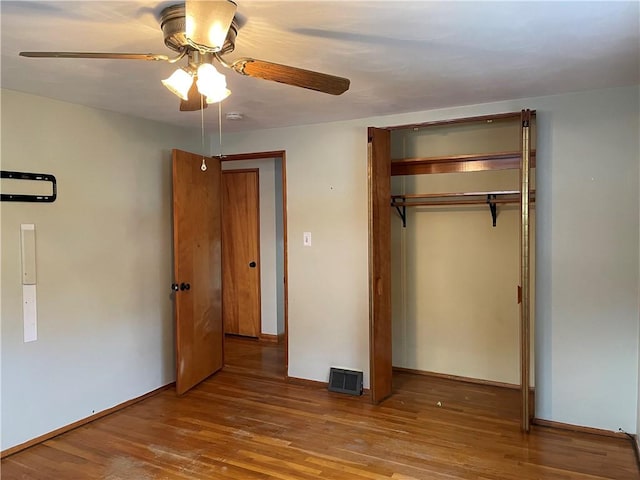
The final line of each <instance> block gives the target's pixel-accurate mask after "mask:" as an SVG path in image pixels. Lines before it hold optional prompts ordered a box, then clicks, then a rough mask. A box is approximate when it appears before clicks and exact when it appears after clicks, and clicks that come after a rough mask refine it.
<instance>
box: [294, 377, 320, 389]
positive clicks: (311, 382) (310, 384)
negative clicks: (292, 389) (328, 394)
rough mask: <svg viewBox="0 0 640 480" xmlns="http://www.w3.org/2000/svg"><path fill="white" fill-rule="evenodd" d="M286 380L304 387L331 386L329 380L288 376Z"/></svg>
mask: <svg viewBox="0 0 640 480" xmlns="http://www.w3.org/2000/svg"><path fill="white" fill-rule="evenodd" d="M286 382H287V383H291V384H293V385H300V386H302V387H313V388H329V382H319V381H318V380H308V379H306V378H298V377H287V378H286Z"/></svg>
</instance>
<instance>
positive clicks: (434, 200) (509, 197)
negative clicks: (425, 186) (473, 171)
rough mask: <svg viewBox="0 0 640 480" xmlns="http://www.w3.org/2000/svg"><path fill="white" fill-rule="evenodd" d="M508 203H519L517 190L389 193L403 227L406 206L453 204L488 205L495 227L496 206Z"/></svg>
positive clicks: (532, 195)
mask: <svg viewBox="0 0 640 480" xmlns="http://www.w3.org/2000/svg"><path fill="white" fill-rule="evenodd" d="M530 200H531V203H532V204H533V203H534V202H535V190H531V191H530ZM510 203H511V204H514V203H520V191H519V190H495V191H491V192H461V193H422V194H420V193H418V194H407V195H391V207H393V208H395V209H396V211H397V212H398V215H400V218H401V219H402V226H403V227H406V226H407V211H406V210H407V207H439V206H440V207H442V206H445V207H446V206H454V205H488V206H489V209H490V211H491V218H492V220H493V226H494V227H495V226H496V218H497V208H496V206H497V205H504V204H510Z"/></svg>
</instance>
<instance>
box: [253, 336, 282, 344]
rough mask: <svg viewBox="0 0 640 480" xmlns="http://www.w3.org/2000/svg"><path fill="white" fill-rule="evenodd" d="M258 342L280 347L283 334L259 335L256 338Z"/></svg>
mask: <svg viewBox="0 0 640 480" xmlns="http://www.w3.org/2000/svg"><path fill="white" fill-rule="evenodd" d="M258 341H260V342H261V343H276V344H278V345H280V344H281V343H283V342H284V333H281V334H280V335H273V334H271V333H261V334H260V335H259V336H258Z"/></svg>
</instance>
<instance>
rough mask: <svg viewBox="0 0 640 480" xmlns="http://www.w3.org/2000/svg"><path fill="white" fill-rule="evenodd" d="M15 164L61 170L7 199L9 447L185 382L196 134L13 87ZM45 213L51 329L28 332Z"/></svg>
mask: <svg viewBox="0 0 640 480" xmlns="http://www.w3.org/2000/svg"><path fill="white" fill-rule="evenodd" d="M1 102H2V147H1V148H2V169H4V170H18V171H26V172H37V173H50V174H54V175H55V176H56V178H57V181H58V198H57V200H56V201H55V202H54V203H51V204H43V203H10V202H3V203H2V204H1V206H0V208H1V213H2V310H1V313H2V447H1V448H2V450H4V449H7V448H10V447H12V446H14V445H16V444H20V443H22V442H25V441H27V440H30V439H32V438H34V437H37V436H39V435H42V434H45V433H47V432H50V431H52V430H54V429H56V428H59V427H62V426H64V425H68V424H70V423H72V422H75V421H77V420H79V419H82V418H85V417H87V416H89V415H91V414H92V413H93V412H99V411H101V410H105V409H107V408H109V407H112V406H114V405H117V404H119V403H122V402H124V401H126V400H129V399H131V398H135V397H137V396H140V395H142V394H144V393H146V392H149V391H151V390H154V389H155V388H158V387H160V386H162V385H165V384H167V383H170V382H172V381H173V380H174V378H175V376H174V370H175V368H174V344H173V342H174V340H173V337H174V333H173V315H172V302H171V298H170V288H169V287H170V283H171V279H172V253H171V251H172V247H171V238H172V235H171V148H173V147H177V148H184V149H192V150H193V151H199V149H200V146H199V145H200V139H199V135H198V133H199V132H198V131H197V130H196V131H194V132H193V133H191V132H189V131H185V130H181V129H179V128H176V127H171V126H167V125H163V124H160V123H157V122H151V121H145V120H139V119H135V118H131V117H127V116H123V115H118V114H115V113H111V112H106V111H101V110H95V109H90V108H86V107H82V106H78V105H72V104H69V103H63V102H58V101H54V100H49V99H45V98H41V97H35V96H31V95H26V94H22V93H18V92H14V91H10V90H2V91H1ZM21 223H34V224H35V225H36V243H37V246H36V257H37V282H38V283H37V300H38V304H37V309H38V340H37V341H35V342H32V343H23V336H22V287H21V273H20V245H19V241H20V224H21Z"/></svg>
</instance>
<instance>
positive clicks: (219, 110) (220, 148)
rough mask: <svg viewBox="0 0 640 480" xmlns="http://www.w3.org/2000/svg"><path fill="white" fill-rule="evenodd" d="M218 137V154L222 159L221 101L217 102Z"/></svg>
mask: <svg viewBox="0 0 640 480" xmlns="http://www.w3.org/2000/svg"><path fill="white" fill-rule="evenodd" d="M218 135H219V137H220V147H219V153H220V158H222V101H220V102H218Z"/></svg>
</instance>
